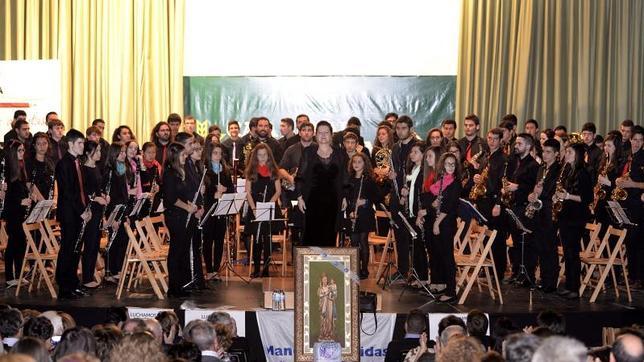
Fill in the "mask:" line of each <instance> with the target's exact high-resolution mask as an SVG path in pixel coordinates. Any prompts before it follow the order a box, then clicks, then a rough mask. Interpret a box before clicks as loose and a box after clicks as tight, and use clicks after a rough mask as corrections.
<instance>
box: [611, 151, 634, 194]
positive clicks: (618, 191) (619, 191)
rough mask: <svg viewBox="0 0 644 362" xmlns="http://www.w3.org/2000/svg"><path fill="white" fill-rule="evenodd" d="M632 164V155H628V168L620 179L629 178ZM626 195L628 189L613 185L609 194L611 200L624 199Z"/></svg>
mask: <svg viewBox="0 0 644 362" xmlns="http://www.w3.org/2000/svg"><path fill="white" fill-rule="evenodd" d="M632 164H633V156H632V155H631V156H628V170H627V171H626V173H625V174H623V175H622V177H620V178H621V179H629V178H631V166H632ZM627 197H628V191H626V189H624V188H621V187H618V186H615V188H614V189H613V192H612V193H611V195H610V198H611V199H612V200H613V201H624V200H626V198H627Z"/></svg>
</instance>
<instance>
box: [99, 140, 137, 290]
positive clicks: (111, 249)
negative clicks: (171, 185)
mask: <svg viewBox="0 0 644 362" xmlns="http://www.w3.org/2000/svg"><path fill="white" fill-rule="evenodd" d="M126 150H127V147H126V146H125V145H123V144H121V143H118V142H115V143H112V144H111V145H110V148H109V153H108V155H107V160H106V170H105V174H104V175H103V177H104V178H105V179H106V180H108V181H107V182H109V183H110V185H111V187H110V193H109V197H110V203H109V205H107V208H106V209H105V217H106V218H109V217H110V215H111V214H112V212H113V210H114V209H115V208H116V206H118V205H124V206H125V209H124V210H122V211H121V212H120V213H119V215H117V217H116V218H115V219H114V223H113V224H112V225H107V227H109V228H111V230H110V232H109V233H108V241H107V243H108V244H107V250H106V252H107V257H106V259H107V263H106V265H105V269H106V273H107V274H112V275H110V276H109V277H107V278H105V280H107V281H109V282H117V279H118V274H119V273H120V272H121V267H122V266H123V258H124V257H125V252H126V251H127V241H128V236H127V233H126V232H125V228H123V225H122V224H123V221H124V220H126V217H127V210H126V209H127V208H128V207H127V205H128V203H129V199H130V193H129V192H128V190H129V188H130V185H132V184H133V182H132V181H133V180H134V174H133V173H132V169H131V167H129V164H127V163H126V162H127V156H126V152H127V151H126ZM110 173H111V174H110ZM132 189H133V190H134V192H136V189H134V188H132ZM115 233H116V234H115Z"/></svg>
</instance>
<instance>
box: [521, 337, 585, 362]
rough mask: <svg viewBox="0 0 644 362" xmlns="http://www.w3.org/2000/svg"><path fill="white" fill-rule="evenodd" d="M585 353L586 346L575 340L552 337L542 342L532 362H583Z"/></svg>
mask: <svg viewBox="0 0 644 362" xmlns="http://www.w3.org/2000/svg"><path fill="white" fill-rule="evenodd" d="M587 352H588V350H587V349H586V346H584V344H583V343H581V342H579V341H578V340H576V339H573V338H569V337H561V336H553V337H549V338H546V339H544V340H543V342H542V343H541V345H540V346H539V348H537V350H536V351H535V353H534V355H533V356H532V362H585V361H586V354H587Z"/></svg>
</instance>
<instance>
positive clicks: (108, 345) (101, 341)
mask: <svg viewBox="0 0 644 362" xmlns="http://www.w3.org/2000/svg"><path fill="white" fill-rule="evenodd" d="M122 336H123V334H122V333H121V330H120V329H118V328H117V327H116V326H114V325H112V324H110V325H109V326H106V327H102V328H97V329H96V330H94V338H95V339H96V357H98V359H100V360H101V362H105V361H107V360H108V359H109V356H110V353H111V352H112V349H113V348H114V346H116V344H117V343H119V341H120V340H121V338H122Z"/></svg>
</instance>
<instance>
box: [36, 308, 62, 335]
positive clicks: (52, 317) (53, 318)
mask: <svg viewBox="0 0 644 362" xmlns="http://www.w3.org/2000/svg"><path fill="white" fill-rule="evenodd" d="M40 316H41V317H45V318H47V319H49V321H50V322H51V325H52V326H53V327H54V336H62V335H63V332H65V328H64V327H63V319H62V318H61V317H60V316H59V315H58V313H56V311H53V310H48V311H46V312H43V313H42V314H41V315H40Z"/></svg>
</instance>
